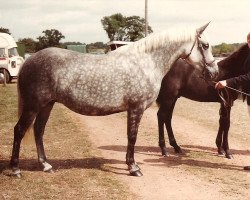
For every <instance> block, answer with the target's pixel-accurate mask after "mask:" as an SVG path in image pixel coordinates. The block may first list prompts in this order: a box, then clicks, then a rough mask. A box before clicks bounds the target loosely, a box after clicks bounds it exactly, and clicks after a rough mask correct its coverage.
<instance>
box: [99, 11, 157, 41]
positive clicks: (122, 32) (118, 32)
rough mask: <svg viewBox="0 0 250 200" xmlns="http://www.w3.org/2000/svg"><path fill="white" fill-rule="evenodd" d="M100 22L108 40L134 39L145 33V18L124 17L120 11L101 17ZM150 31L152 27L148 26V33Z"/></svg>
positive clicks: (141, 36)
mask: <svg viewBox="0 0 250 200" xmlns="http://www.w3.org/2000/svg"><path fill="white" fill-rule="evenodd" d="M101 23H102V25H103V29H104V30H105V31H106V33H107V34H108V37H109V39H110V41H113V40H120V41H136V40H139V39H141V38H143V37H144V35H145V33H144V27H145V19H144V18H141V17H139V16H130V17H126V16H123V15H122V14H121V13H117V14H114V15H111V16H105V17H103V18H102V19H101ZM152 32H153V30H152V28H151V27H150V26H148V33H152Z"/></svg>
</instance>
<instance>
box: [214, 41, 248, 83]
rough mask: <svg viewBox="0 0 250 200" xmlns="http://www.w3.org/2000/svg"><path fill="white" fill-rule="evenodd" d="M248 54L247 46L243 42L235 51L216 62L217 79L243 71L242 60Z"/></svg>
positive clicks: (229, 76)
mask: <svg viewBox="0 0 250 200" xmlns="http://www.w3.org/2000/svg"><path fill="white" fill-rule="evenodd" d="M248 54H249V47H248V45H247V44H244V45H243V46H242V47H240V48H239V49H238V50H237V51H235V52H233V53H232V54H231V55H230V56H228V57H227V58H225V59H223V60H221V61H219V62H218V66H219V77H218V80H221V79H227V78H231V77H235V76H239V75H241V74H243V73H244V68H243V66H244V62H245V61H246V58H247V56H248Z"/></svg>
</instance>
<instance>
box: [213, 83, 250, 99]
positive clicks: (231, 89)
mask: <svg viewBox="0 0 250 200" xmlns="http://www.w3.org/2000/svg"><path fill="white" fill-rule="evenodd" d="M212 82H213V83H215V84H216V83H217V82H215V81H212ZM225 88H228V89H230V90H234V91H236V92H238V93H241V94H244V95H246V96H249V97H250V94H248V93H245V92H242V91H240V90H237V89H235V88H232V87H229V86H225Z"/></svg>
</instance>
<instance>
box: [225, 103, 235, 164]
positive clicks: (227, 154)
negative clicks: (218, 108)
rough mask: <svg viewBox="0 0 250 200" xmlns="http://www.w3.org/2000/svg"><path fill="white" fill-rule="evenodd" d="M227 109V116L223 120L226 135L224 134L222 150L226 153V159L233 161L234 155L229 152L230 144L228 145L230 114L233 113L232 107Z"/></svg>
mask: <svg viewBox="0 0 250 200" xmlns="http://www.w3.org/2000/svg"><path fill="white" fill-rule="evenodd" d="M225 109H226V113H227V116H225V117H224V118H223V120H224V122H223V124H224V134H223V143H222V148H223V149H224V151H225V156H226V158H228V159H232V158H233V155H232V153H231V152H230V150H229V144H228V131H229V128H230V112H231V107H226V108H225Z"/></svg>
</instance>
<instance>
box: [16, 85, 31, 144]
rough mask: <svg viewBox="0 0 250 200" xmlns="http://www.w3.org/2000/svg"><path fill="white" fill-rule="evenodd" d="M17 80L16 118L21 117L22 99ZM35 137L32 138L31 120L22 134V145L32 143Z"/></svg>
mask: <svg viewBox="0 0 250 200" xmlns="http://www.w3.org/2000/svg"><path fill="white" fill-rule="evenodd" d="M18 82H19V81H17V92H18V118H20V117H21V114H22V112H23V99H22V97H21V94H20V89H19V84H18ZM34 141H35V139H34V121H33V122H32V124H31V125H30V127H29V128H28V130H27V131H26V133H25V134H24V137H23V140H22V142H23V144H24V145H30V144H32V143H34Z"/></svg>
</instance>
